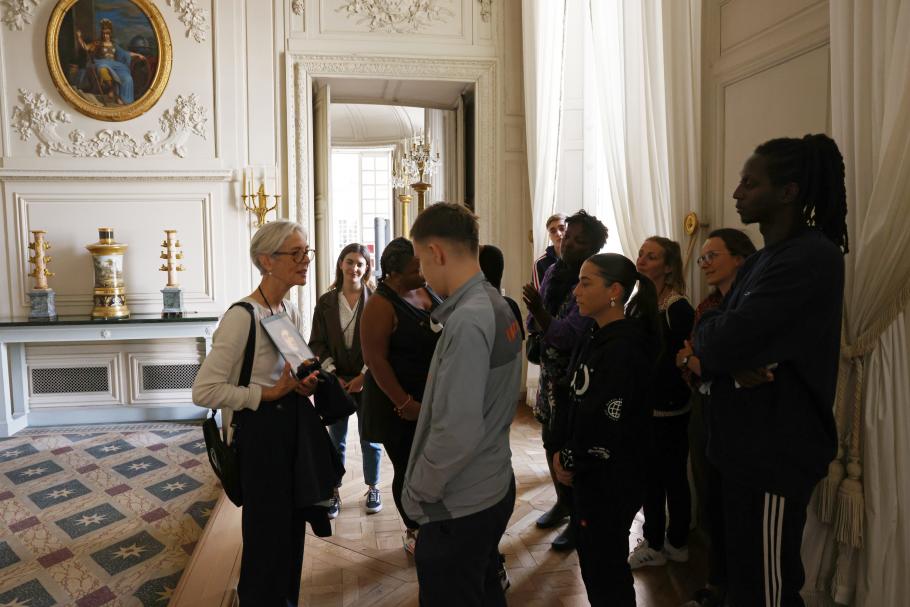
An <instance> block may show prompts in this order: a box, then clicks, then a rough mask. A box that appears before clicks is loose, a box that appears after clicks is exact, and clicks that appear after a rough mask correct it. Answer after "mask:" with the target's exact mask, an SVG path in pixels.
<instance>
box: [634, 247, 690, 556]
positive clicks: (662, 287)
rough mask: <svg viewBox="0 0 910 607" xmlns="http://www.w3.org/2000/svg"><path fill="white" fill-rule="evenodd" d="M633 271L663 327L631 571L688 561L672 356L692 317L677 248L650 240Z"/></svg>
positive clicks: (684, 456) (683, 392)
mask: <svg viewBox="0 0 910 607" xmlns="http://www.w3.org/2000/svg"><path fill="white" fill-rule="evenodd" d="M635 265H636V268H637V269H638V271H639V272H641V273H642V274H643V275H645V276H647V277H648V278H649V279H651V282H653V283H654V288H655V290H656V292H657V302H658V311H659V312H660V317H661V322H662V324H663V331H662V335H663V342H662V348H661V353H660V358H659V360H658V362H657V374H656V376H655V378H654V384H655V390H654V394H653V398H654V401H653V403H652V406H653V408H654V450H653V452H652V453H650V454H649V455H648V456H647V457H646V458H644V459H643V460H642V463H643V464H647V466H648V491H647V493H646V495H645V502H644V515H645V524H644V526H643V529H642V531H643V534H644V539H643V540H642V541H641V542H639V544H638V546H637V547H636V548H635V550H633V551H632V553H631V554H630V555H629V564H630V565H631V566H632V569H637V568H639V567H644V566H649V565H664V564H666V562H667V559H670V560H672V561H677V562H685V561H688V560H689V547H688V543H689V523H690V522H691V520H692V496H691V493H690V492H689V477H688V472H687V468H686V465H687V462H688V459H689V432H688V428H689V410H690V406H689V396H690V395H691V392H690V390H689V386H688V384H686V381H685V380H684V379H683V376H682V373H681V372H680V370H679V368H678V367H677V366H676V353H677V352H678V351H679V349H680V348H682V347H683V345H684V344H685V342H686V339H688V338H689V334H690V332H691V331H692V322H693V320H694V317H695V311H694V310H693V309H692V305H691V304H690V303H689V300H688V299H686V294H685V293H686V281H685V279H684V278H683V267H682V254H681V252H680V248H679V243H677V242H674V241H672V240H670V239H668V238H663V237H661V236H652V237H651V238H649V239H647V240H646V241H645V242H644V244H642V245H641V249H640V250H639V252H638V260H637V262H636V264H635ZM668 511H669V514H670V523H669V525H668V524H667V514H666V513H667V512H668ZM665 531H666V535H667V537H666V541H664V540H665V538H664V532H665Z"/></svg>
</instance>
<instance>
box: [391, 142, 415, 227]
mask: <svg viewBox="0 0 910 607" xmlns="http://www.w3.org/2000/svg"><path fill="white" fill-rule="evenodd" d="M412 179H414V176H413V174H412V173H411V166H410V165H409V164H408V162H407V160H405V157H404V156H402V155H400V154H397V153H396V157H395V159H394V161H393V165H392V187H393V188H396V189H397V190H399V194H398V202H399V204H400V205H401V235H402V236H404V237H405V238H409V237H410V232H411V221H410V218H409V217H408V214H409V213H408V209H409V208H410V206H411V200H412V196H411V195H410V194H409V193H408V188H409V187H410V185H411V180H412Z"/></svg>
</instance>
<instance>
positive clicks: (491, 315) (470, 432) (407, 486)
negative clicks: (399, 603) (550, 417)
mask: <svg viewBox="0 0 910 607" xmlns="http://www.w3.org/2000/svg"><path fill="white" fill-rule="evenodd" d="M432 320H433V321H434V322H435V323H438V324H442V325H443V327H444V328H443V330H442V335H441V336H440V339H439V341H438V342H437V344H436V350H435V352H434V353H433V362H432V364H431V366H430V372H429V377H428V379H427V387H426V390H425V392H424V397H423V402H422V406H421V409H420V417H419V418H418V419H417V430H416V434H415V436H414V443H413V445H412V446H411V457H410V459H409V460H408V468H407V473H406V474H405V479H404V491H403V494H402V503H403V506H404V509H405V512H407V513H408V516H410V517H412V518H413V519H414V520H415V521H417V522H418V523H421V524H423V523H427V522H431V521H439V520H447V519H453V518H461V517H464V516H468V515H469V514H474V513H475V512H480V511H482V510H486V509H487V508H490V507H492V506H494V505H495V504H496V503H498V502H499V501H501V500H502V499H503V498H504V497H505V495H506V492H507V491H508V489H509V486H510V483H511V481H512V451H511V449H510V448H509V428H510V426H511V423H512V418H513V417H514V416H515V408H516V405H517V403H518V395H519V388H520V384H521V328H520V327H519V326H518V322H517V320H516V319H515V314H514V313H513V312H512V310H511V308H509V305H508V303H506V301H505V300H504V299H503V298H502V296H501V295H500V294H499V292H498V291H497V290H496V289H495V288H494V287H493V286H492V285H491V284H490V283H489V282H487V281H486V278H485V277H484V275H483V273H481V272H478V273H477V274H475V275H474V276H473V277H472V278H471V279H470V280H468V282H466V283H465V284H464V285H462V286H461V287H460V288H459V289H458V290H457V291H456V292H455V293H453V294H452V295H451V296H450V297H449V298H448V299H446V300H445V301H444V302H443V303H442V304H441V305H440V306H439V307H438V308H436V310H435V311H434V312H433V314H432Z"/></svg>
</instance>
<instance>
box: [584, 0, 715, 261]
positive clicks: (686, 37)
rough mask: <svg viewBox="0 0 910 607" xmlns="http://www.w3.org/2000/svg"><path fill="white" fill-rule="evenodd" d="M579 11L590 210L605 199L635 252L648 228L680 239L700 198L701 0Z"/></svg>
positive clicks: (655, 0)
mask: <svg viewBox="0 0 910 607" xmlns="http://www.w3.org/2000/svg"><path fill="white" fill-rule="evenodd" d="M588 15H589V23H590V36H591V49H592V53H591V55H592V56H591V57H590V61H591V63H590V66H591V69H590V75H591V78H590V82H591V84H592V86H593V87H594V90H595V96H594V97H595V98H594V101H595V103H594V107H593V108H591V110H592V111H594V112H596V114H597V116H596V117H595V118H594V119H592V120H591V123H593V124H598V125H599V127H600V132H599V133H597V134H596V135H597V138H598V139H599V143H600V145H601V146H602V147H601V152H602V156H600V154H598V157H600V158H602V160H603V165H602V166H599V167H598V169H599V170H596V171H594V174H593V177H594V179H595V180H596V183H595V184H594V186H593V192H594V193H595V196H596V199H595V209H594V211H595V214H597V212H596V207H598V206H600V207H602V208H606V207H607V206H612V211H613V212H615V216H616V224H617V228H618V230H617V231H618V234H619V240H620V243H621V245H622V249H623V251H624V252H625V253H626V255H634V254H635V253H636V252H637V251H638V248H639V246H640V245H641V243H642V242H643V241H644V239H645V238H647V237H648V236H651V235H654V234H659V235H663V236H668V237H670V238H672V239H674V240H677V241H680V240H681V237H682V236H683V228H682V220H683V217H684V216H685V215H686V213H687V212H688V211H690V210H694V209H696V208H698V206H699V203H700V200H699V196H700V194H699V192H700V187H699V186H700V179H701V178H700V170H701V169H700V158H701V147H700V129H701V126H700V118H699V117H700V112H701V110H700V107H701V102H700V94H699V92H700V88H701V71H700V62H701V51H700V45H699V40H700V32H701V28H700V21H701V0H609V1H601V0H596V1H590V2H589V3H588ZM587 109H588V108H586V110H587ZM605 214H606V213H605ZM681 244H683V243H681ZM683 246H685V245H684V244H683Z"/></svg>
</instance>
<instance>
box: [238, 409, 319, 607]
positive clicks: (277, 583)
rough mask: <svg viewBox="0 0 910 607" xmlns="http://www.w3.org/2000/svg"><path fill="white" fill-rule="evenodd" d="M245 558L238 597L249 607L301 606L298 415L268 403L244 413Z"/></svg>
mask: <svg viewBox="0 0 910 607" xmlns="http://www.w3.org/2000/svg"><path fill="white" fill-rule="evenodd" d="M238 415H239V426H240V429H239V431H238V436H239V439H238V446H239V453H240V477H241V483H242V487H243V512H242V515H241V516H242V520H241V529H242V533H243V554H242V556H241V561H240V582H239V584H238V586H237V594H238V596H239V598H240V605H242V606H244V607H251V606H256V607H260V606H261V607H279V606H280V607H287V606H289V605H297V599H298V596H299V594H300V574H301V569H302V568H303V540H304V534H305V532H306V522H305V521H304V520H303V517H302V512H301V510H300V509H298V508H296V507H295V505H294V475H293V472H294V457H295V455H296V451H297V448H296V445H297V411H296V408H295V407H293V406H289V405H284V404H277V403H262V404H260V405H259V409H257V410H256V411H252V410H248V409H247V410H243V411H241V412H240V413H239V414H238Z"/></svg>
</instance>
